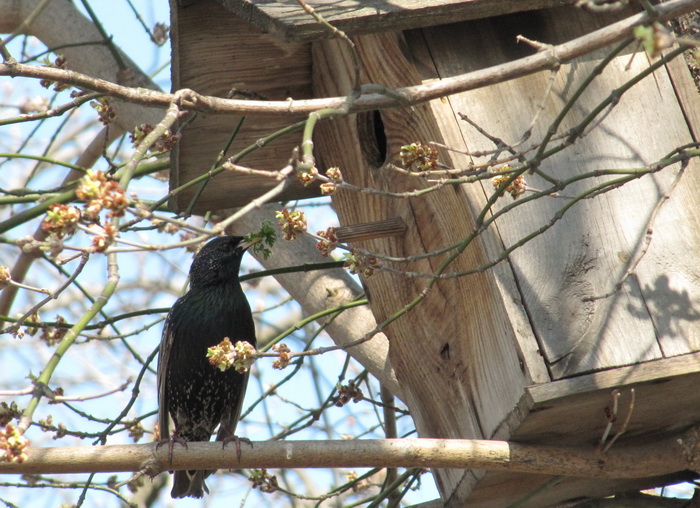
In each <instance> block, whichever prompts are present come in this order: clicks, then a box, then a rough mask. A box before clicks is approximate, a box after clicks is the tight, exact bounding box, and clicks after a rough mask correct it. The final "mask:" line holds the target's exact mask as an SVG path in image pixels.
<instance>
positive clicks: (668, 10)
mask: <svg viewBox="0 0 700 508" xmlns="http://www.w3.org/2000/svg"><path fill="white" fill-rule="evenodd" d="M696 9H700V0H673V1H670V2H666V3H662V4H659V5H656V6H655V7H654V12H655V13H656V15H655V16H651V15H650V14H649V13H648V12H646V11H645V12H643V13H640V14H637V15H634V16H630V17H628V18H626V19H624V20H622V21H618V22H617V23H613V24H611V25H609V26H606V27H604V28H601V29H599V30H596V31H594V32H591V33H590V34H587V35H584V36H582V37H579V38H577V39H574V40H571V41H569V42H566V43H564V44H560V45H558V46H551V47H549V48H548V49H546V50H543V51H540V52H538V53H536V54H534V55H531V56H528V57H525V58H521V59H519V60H514V61H512V62H506V63H504V64H500V65H496V66H493V67H489V68H486V69H481V70H478V71H474V72H470V73H467V74H462V75H459V76H454V77H451V78H445V79H440V80H435V81H431V82H428V83H425V84H422V85H416V86H410V87H406V88H399V89H397V90H394V91H391V93H387V94H380V93H368V94H363V95H362V96H361V97H360V98H358V99H357V100H355V101H353V102H352V103H351V104H350V106H349V110H348V111H349V112H350V113H357V112H359V111H367V110H373V109H382V108H390V107H400V106H408V105H413V104H419V103H422V102H426V101H429V100H433V99H439V98H440V97H445V96H448V95H452V94H455V93H460V92H466V91H468V90H475V89H477V88H482V87H485V86H489V85H493V84H496V83H502V82H504V81H508V80H511V79H515V78H519V77H522V76H526V75H529V74H533V73H535V72H539V71H543V70H547V69H552V68H556V67H557V66H558V65H560V64H562V63H566V62H569V61H571V60H573V59H574V58H578V57H580V56H582V55H585V54H588V53H590V52H592V51H595V50H597V49H600V48H603V47H605V46H608V45H610V44H612V43H614V42H618V41H620V40H622V39H624V38H626V37H630V36H631V34H632V29H633V28H634V27H636V26H639V25H644V24H648V23H650V22H652V21H657V20H658V21H666V20H669V19H673V18H676V17H678V16H681V15H683V14H686V13H688V12H691V11H693V10H696ZM68 65H70V62H68ZM0 76H13V77H18V76H22V77H31V78H37V79H50V80H53V81H58V82H61V83H68V84H71V85H74V86H77V87H79V88H83V89H87V90H93V91H95V92H101V93H104V94H105V95H109V96H112V97H118V98H121V99H123V100H125V101H128V102H132V103H136V104H143V105H148V106H161V107H164V108H165V107H167V106H169V105H170V104H172V103H173V102H177V103H178V105H179V106H180V107H181V109H184V110H190V111H201V112H206V113H221V114H233V115H249V116H263V115H275V116H285V115H287V116H292V115H300V114H309V113H312V112H314V111H318V110H320V109H324V108H331V109H341V108H343V107H347V101H348V98H347V97H329V98H324V99H308V100H293V99H289V100H286V101H259V100H239V99H222V98H219V97H212V96H203V95H200V94H197V93H196V92H193V91H191V90H180V91H179V92H176V93H174V94H168V93H163V92H157V91H154V90H147V89H145V88H130V87H126V86H121V85H117V84H115V83H112V82H110V81H106V80H103V79H96V78H92V77H90V76H86V75H85V74H81V73H78V72H74V71H69V70H63V69H56V68H50V67H39V66H35V65H24V64H0ZM372 89H373V90H374V89H376V87H372ZM397 96H400V97H402V98H403V100H397V99H396V97H397Z"/></svg>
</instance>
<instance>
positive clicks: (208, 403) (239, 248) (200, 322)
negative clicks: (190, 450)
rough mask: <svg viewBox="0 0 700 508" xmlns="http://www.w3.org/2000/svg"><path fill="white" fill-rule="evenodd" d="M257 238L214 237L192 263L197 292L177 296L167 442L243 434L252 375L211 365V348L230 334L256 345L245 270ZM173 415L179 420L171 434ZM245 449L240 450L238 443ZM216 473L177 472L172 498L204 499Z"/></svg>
mask: <svg viewBox="0 0 700 508" xmlns="http://www.w3.org/2000/svg"><path fill="white" fill-rule="evenodd" d="M254 243H256V241H252V242H246V241H244V239H243V238H241V237H238V236H224V237H219V238H215V239H213V240H211V241H210V242H209V243H207V244H206V245H205V246H204V247H202V250H200V251H199V253H198V254H197V255H196V256H195V258H194V261H193V262H192V266H191V267H190V290H189V291H188V292H187V294H185V295H184V296H182V297H181V298H180V299H178V300H177V301H176V302H175V305H173V307H172V309H171V310H170V314H168V318H167V319H166V321H165V327H164V329H163V337H162V339H161V344H160V356H159V358H158V403H159V411H158V419H159V422H160V432H161V436H162V437H163V439H164V440H166V439H169V440H170V441H169V447H170V450H171V451H172V446H173V443H175V442H179V443H183V444H184V445H185V446H186V443H187V442H189V441H209V439H210V438H211V436H212V434H213V433H214V430H215V429H216V427H217V425H219V431H218V433H217V436H216V440H217V441H223V442H224V444H225V443H226V442H227V441H228V440H236V439H238V438H237V437H236V436H235V434H234V432H235V430H236V424H237V423H238V418H239V416H240V414H241V406H242V404H243V397H244V395H245V390H246V385H247V384H248V373H247V372H246V373H245V374H239V373H238V372H236V369H233V368H232V369H228V370H227V371H225V372H222V371H220V370H219V369H218V368H216V367H214V366H212V365H210V364H209V360H208V359H207V357H206V354H207V348H210V347H212V346H215V345H217V344H218V343H220V342H221V341H222V340H223V339H224V338H225V337H228V338H229V339H230V340H231V342H233V343H234V344H235V343H236V342H237V341H247V342H249V343H250V344H252V345H253V346H255V343H256V342H255V325H254V323H253V316H252V314H251V312H250V305H249V304H248V300H246V297H245V294H244V293H243V290H242V289H241V284H240V282H239V280H238V271H239V270H240V267H241V259H242V258H243V254H244V253H245V251H246V249H247V248H248V247H250V246H251V245H253V244H254ZM168 416H170V417H171V418H172V420H173V423H174V425H175V430H174V432H173V435H172V436H170V432H169V426H168ZM239 450H240V448H239ZM212 472H213V471H175V479H174V481H173V489H172V491H171V496H172V497H173V498H179V497H202V496H203V495H204V492H207V493H208V492H209V490H208V489H207V486H206V485H205V483H204V479H205V478H206V477H207V476H209V475H210V474H211V473H212Z"/></svg>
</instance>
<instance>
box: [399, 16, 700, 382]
mask: <svg viewBox="0 0 700 508" xmlns="http://www.w3.org/2000/svg"><path fill="white" fill-rule="evenodd" d="M598 25H599V20H597V19H595V18H593V17H586V16H584V15H583V14H582V13H581V12H580V11H571V10H569V9H568V8H562V9H559V10H553V11H546V12H539V13H529V14H526V15H520V16H517V17H508V18H507V19H505V18H499V19H497V20H487V21H481V22H478V23H477V22H474V23H468V24H464V25H452V26H449V27H441V28H440V29H439V30H437V29H429V30H425V31H424V33H423V36H424V37H425V40H426V41H427V46H428V47H429V53H430V54H431V55H434V61H435V67H436V72H437V73H438V75H440V76H449V75H453V74H458V73H460V72H465V71H467V70H473V69H474V68H479V67H481V66H488V65H493V64H495V63H500V62H502V61H505V60H508V59H511V58H514V57H517V56H518V55H520V54H522V52H524V51H525V52H526V51H532V49H528V48H527V47H523V45H522V44H521V45H517V44H516V43H515V35H516V34H525V35H526V36H528V37H530V38H533V39H537V40H540V41H543V42H545V43H556V42H557V41H559V40H562V39H564V38H571V37H574V36H576V34H579V33H581V32H585V31H589V30H591V29H594V28H596V27H597V26H598ZM409 40H410V41H415V40H417V38H411V39H409ZM463 48H469V49H470V50H469V52H465V51H463ZM603 54H604V52H599V53H597V54H594V55H590V56H589V57H587V58H583V59H580V60H578V61H575V62H574V63H572V64H567V65H563V66H562V67H561V70H560V71H559V72H558V74H557V75H556V77H555V78H554V79H555V82H554V91H553V94H552V96H550V97H549V98H548V100H547V102H546V104H545V109H544V111H543V113H542V116H541V119H540V121H539V123H538V124H537V125H536V126H535V128H534V130H533V135H532V137H531V138H530V140H528V142H526V144H525V145H526V146H527V145H530V144H534V143H536V142H537V140H538V139H541V138H542V136H543V135H544V133H545V131H546V129H547V126H548V124H549V122H551V121H552V119H553V118H554V116H555V115H556V114H557V112H558V111H559V110H560V108H561V107H562V105H563V104H564V103H565V101H566V98H567V97H569V96H570V94H571V93H573V90H575V88H576V85H577V83H579V82H580V81H581V80H582V79H583V78H585V77H586V76H587V75H588V73H589V72H591V70H592V68H593V67H594V66H595V64H596V63H597V61H599V59H600V58H601V57H602V55H603ZM628 64H629V65H630V66H631V67H630V68H629V69H628V68H627V66H628ZM646 66H648V60H647V58H646V56H645V55H644V54H638V55H636V56H635V58H631V55H630V54H629V53H628V54H624V55H622V56H619V57H618V58H616V59H615V60H614V61H613V62H612V64H611V65H610V66H609V68H608V69H606V71H605V72H604V73H603V74H602V75H601V76H599V77H598V78H597V79H596V81H595V82H594V84H593V85H592V86H591V87H590V89H589V90H588V91H587V92H586V93H584V95H583V97H582V98H581V100H580V101H579V102H578V103H577V104H576V106H575V107H574V108H573V110H572V111H571V113H570V114H569V116H568V117H567V119H566V120H565V122H564V125H563V126H562V130H566V129H567V128H571V127H573V126H574V125H576V124H577V123H578V122H579V121H581V120H582V119H583V117H584V116H585V115H586V114H587V112H589V111H591V110H592V109H593V108H594V107H595V106H596V105H597V104H598V103H599V102H600V101H601V100H602V99H603V98H605V97H606V96H607V94H609V93H610V91H611V90H613V89H615V88H617V87H618V86H620V85H621V84H623V83H624V82H625V81H627V80H628V79H629V78H631V77H632V76H634V75H635V74H636V73H637V72H639V71H641V70H642V69H644V68H645V67H646ZM426 67H427V65H424V66H423V67H422V68H426ZM426 77H428V78H430V77H433V76H432V75H428V76H426ZM548 79H549V75H548V74H547V73H540V74H536V75H533V76H528V77H525V78H521V79H518V80H514V81H509V82H507V83H503V84H500V85H496V86H493V87H488V88H485V89H482V90H476V91H473V92H467V93H463V94H458V95H456V96H451V97H450V98H449V99H448V100H449V103H450V105H451V106H452V109H453V111H454V113H455V114H456V113H459V112H462V113H465V114H467V115H468V116H469V117H470V118H471V119H472V120H474V121H475V122H476V123H477V124H478V125H480V126H481V127H483V128H484V129H486V130H487V131H488V132H490V133H491V134H493V135H494V136H498V137H499V138H501V139H504V140H505V141H506V142H509V143H514V142H516V141H518V139H520V138H521V136H522V135H523V133H524V132H525V129H526V128H527V127H528V125H529V123H530V121H531V119H532V118H533V116H534V113H535V111H536V109H537V107H538V105H539V103H540V101H541V100H542V98H543V94H544V90H545V89H546V86H547V84H548ZM453 121H454V120H453ZM459 123H460V129H461V135H462V138H463V140H462V143H461V144H460V145H457V148H463V149H464V148H466V149H468V150H471V151H478V150H490V149H493V147H494V146H493V144H492V143H491V142H490V141H488V140H487V139H485V138H484V137H483V136H482V135H481V134H479V133H478V132H477V131H476V130H475V129H474V128H473V127H471V126H469V125H468V124H466V123H465V122H459ZM659 125H663V126H664V127H663V128H661V129H659ZM452 126H453V124H450V126H449V127H446V128H452ZM690 141H692V137H691V135H690V133H689V130H688V125H687V123H686V120H685V118H684V116H683V114H682V111H681V109H680V108H679V106H678V103H677V100H676V97H675V94H674V91H673V88H672V87H671V84H670V81H669V78H668V74H667V72H666V71H665V70H661V71H658V72H656V73H655V74H654V75H653V76H650V77H649V78H647V79H645V80H643V81H642V82H641V83H639V84H638V85H637V86H635V87H634V88H632V89H631V90H630V91H629V92H628V94H626V95H625V96H623V98H622V100H621V102H620V103H619V104H618V105H617V106H616V107H615V108H614V109H613V110H612V112H611V113H610V114H609V115H608V116H607V118H605V120H604V121H603V122H602V123H601V125H600V126H599V127H598V128H597V129H596V130H594V131H592V132H591V133H590V134H588V135H587V136H586V137H585V138H583V139H582V140H581V141H579V142H577V143H576V145H575V146H574V147H573V148H572V149H570V150H565V151H563V152H561V153H559V154H557V155H555V156H554V157H552V158H550V159H548V160H547V161H545V162H544V163H543V165H542V170H543V171H546V172H548V173H549V174H551V175H552V176H554V177H555V178H557V179H565V178H569V177H571V176H573V175H577V174H581V173H583V172H587V171H591V170H595V169H606V168H634V167H641V166H644V165H646V164H650V163H652V162H654V161H656V160H658V159H659V158H661V157H663V156H664V155H665V154H666V153H668V152H670V151H671V150H672V149H673V148H674V147H676V146H680V145H683V144H685V143H688V142H690ZM484 160H485V159H482V160H481V161H484ZM476 162H479V160H476ZM696 165H697V163H696V162H693V163H691V166H692V167H695V166H696ZM677 171H678V166H677V165H676V166H675V167H672V168H669V169H667V170H665V171H663V172H660V173H658V174H656V175H654V176H652V177H648V178H643V179H640V180H639V181H636V182H632V183H631V184H629V185H626V186H625V187H624V188H623V189H620V190H617V191H615V192H612V193H608V194H605V195H603V196H600V197H598V198H596V199H595V200H588V201H585V202H582V203H580V204H578V205H576V207H575V208H574V209H573V210H572V211H571V212H570V213H569V214H568V215H566V216H564V219H563V220H562V221H560V222H559V223H558V224H556V225H555V227H554V228H552V229H551V230H550V231H548V232H547V233H546V234H545V235H543V236H540V237H538V238H537V239H536V240H534V241H532V242H530V243H529V244H527V245H525V246H524V247H522V248H520V249H518V250H516V251H515V252H514V253H513V254H512V255H511V258H510V259H511V263H512V266H513V269H514V272H515V274H516V277H517V284H518V287H519V290H520V292H521V296H522V298H523V299H524V302H525V306H526V308H527V309H528V313H529V316H530V319H531V320H532V324H533V326H534V330H535V332H536V334H537V336H538V338H539V340H540V346H541V349H542V351H543V353H544V354H545V356H546V359H547V361H548V365H549V368H550V369H551V371H552V372H553V374H554V376H555V377H556V378H560V377H565V376H570V375H575V374H577V373H582V372H587V371H591V370H596V369H604V368H610V367H615V366H619V365H628V364H634V363H638V362H643V361H648V360H651V359H654V358H660V357H661V356H663V355H664V354H666V355H669V354H682V353H686V352H689V351H694V350H696V349H697V347H698V340H700V339H699V338H698V334H699V333H700V331H699V330H700V328H699V327H698V326H697V319H698V311H699V310H700V287H699V286H698V284H697V280H698V276H699V275H700V270H698V268H697V267H695V266H692V264H691V263H688V262H687V256H685V254H684V253H687V252H689V250H692V245H697V244H698V241H699V240H700V230H698V228H697V227H695V226H694V224H695V223H696V220H695V219H693V216H694V215H695V211H694V210H695V208H694V207H693V206H691V205H690V203H691V202H692V198H691V197H690V196H691V195H692V194H694V193H697V192H698V190H699V189H698V185H699V184H700V180H698V177H697V176H696V175H697V174H698V173H697V171H687V172H686V175H685V176H684V178H683V181H682V183H681V185H680V186H679V187H678V189H676V191H675V192H674V194H673V196H672V198H671V199H670V200H668V201H667V202H666V203H665V204H664V206H663V208H662V211H661V213H660V214H659V216H658V218H657V219H656V222H655V229H654V236H653V241H652V246H651V249H650V250H649V252H648V253H647V255H646V257H645V259H644V260H643V261H642V262H641V263H640V264H639V266H638V267H637V270H636V277H632V278H630V279H629V280H628V282H627V283H626V284H625V285H624V287H623V288H622V290H621V291H620V292H618V293H617V294H616V295H614V296H612V297H610V298H607V299H600V300H596V301H594V302H585V301H584V300H583V298H585V297H590V296H595V295H602V294H605V293H606V292H608V291H610V290H611V289H612V287H613V286H614V284H615V283H616V281H617V280H619V278H620V277H621V276H622V275H623V273H624V271H625V270H626V269H627V268H628V266H629V262H630V260H632V259H634V256H635V253H636V252H638V249H639V248H640V246H641V245H642V244H643V242H644V240H645V233H646V230H647V222H648V221H649V219H650V216H651V213H652V210H653V209H654V207H655V205H656V203H657V202H658V201H659V199H660V198H661V196H662V194H663V193H664V192H666V190H667V189H668V188H669V186H670V183H671V181H672V180H673V178H674V176H675V173H677ZM527 181H528V184H529V185H530V186H532V187H534V188H538V189H541V188H546V185H548V184H547V182H544V181H543V180H541V179H539V178H538V177H537V176H531V177H528V178H527ZM603 181H604V179H603V178H599V179H594V180H593V181H592V182H593V183H601V182H603ZM587 185H591V184H590V183H589V184H587ZM585 188H587V187H585V186H583V185H577V186H574V187H573V188H569V189H567V191H566V192H565V193H567V194H569V195H571V194H576V193H577V192H581V191H583V190H584V189H585ZM470 190H471V189H470ZM483 190H484V194H485V195H490V194H491V193H492V192H493V189H492V188H489V185H488V184H487V185H486V186H484V189H483ZM482 203H483V198H482ZM506 204H508V202H507V200H502V202H501V203H498V206H497V209H500V208H501V207H502V206H504V205H506ZM562 204H563V202H562V201H561V200H557V199H545V200H538V201H537V202H533V203H530V204H528V205H526V206H524V207H522V208H520V209H519V212H518V213H512V214H507V215H506V216H505V217H503V218H502V219H499V220H498V224H497V234H498V235H499V236H500V237H501V239H502V241H503V244H504V245H506V246H510V245H513V244H514V243H515V242H517V241H519V240H520V239H521V238H522V237H523V236H524V235H525V234H527V233H529V232H531V231H534V230H535V229H537V228H539V227H540V226H541V225H542V224H545V223H547V222H548V221H550V220H551V219H552V217H553V216H554V214H555V213H556V212H557V210H559V208H560V207H561V206H562ZM678 228H680V232H679V231H678ZM657 249H658V250H657ZM650 304H651V307H649V305H650Z"/></svg>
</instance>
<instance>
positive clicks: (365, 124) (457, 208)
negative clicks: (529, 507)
mask: <svg viewBox="0 0 700 508" xmlns="http://www.w3.org/2000/svg"><path fill="white" fill-rule="evenodd" d="M354 41H355V45H356V47H357V51H358V54H359V56H360V59H361V61H362V68H363V74H364V76H363V80H365V81H366V82H374V83H378V84H382V85H385V86H389V87H399V86H406V85H409V84H415V83H416V82H418V80H419V78H418V76H417V74H416V72H415V69H414V67H413V65H412V63H411V62H410V61H408V60H407V59H406V57H405V56H404V53H403V46H404V43H403V41H402V40H401V39H400V36H397V34H389V33H385V34H377V35H368V36H361V37H357V38H355V39H354ZM313 60H314V85H315V87H316V91H317V92H318V93H319V94H325V95H335V94H345V93H347V92H348V91H349V89H350V86H351V74H352V66H351V65H350V62H351V60H350V57H349V55H348V53H347V48H346V46H345V45H343V44H341V43H339V42H338V41H337V40H330V41H323V42H318V43H314V50H313ZM380 118H381V123H380ZM376 132H383V134H384V136H385V137H386V149H385V151H384V153H383V150H382V144H383V143H380V142H379V139H378V138H377V137H376V136H375V135H374V134H373V133H376ZM439 136H440V133H439V131H438V130H437V126H436V123H435V119H434V117H433V114H432V111H431V108H430V106H428V105H420V106H415V107H411V108H396V109H391V110H386V111H382V112H381V113H380V114H376V115H375V114H372V113H367V114H362V115H353V116H351V117H349V118H339V119H336V120H334V121H333V122H331V123H328V124H325V125H324V126H323V128H322V129H319V130H318V132H317V136H315V139H314V141H315V143H316V147H317V156H318V157H319V158H320V159H321V162H322V163H323V165H326V166H329V165H338V166H339V167H340V168H341V170H342V171H343V175H344V178H345V180H346V181H348V182H350V183H352V184H355V185H362V186H369V187H374V188H376V189H382V190H391V191H392V192H399V193H400V192H405V191H410V190H415V189H420V188H424V187H425V186H426V185H427V184H426V182H425V181H424V180H423V179H420V178H413V179H410V178H406V177H405V176H404V175H401V174H399V173H398V172H396V171H393V170H392V169H391V168H390V167H389V166H388V165H386V164H385V161H392V162H393V161H394V160H395V159H396V158H397V155H398V153H399V151H400V147H401V146H402V145H404V144H407V143H410V142H413V141H415V140H416V139H425V138H426V137H430V138H437V137H439ZM379 137H380V138H381V137H382V136H381V135H380V136H379ZM442 156H443V157H445V158H446V159H445V160H449V155H448V154H442ZM333 203H334V207H335V209H336V211H337V212H338V215H339V218H340V222H341V224H348V223H358V222H371V221H376V220H382V219H387V218H394V217H400V218H401V219H402V220H403V222H404V223H405V224H406V226H407V231H406V233H405V235H403V236H402V237H394V238H381V239H373V240H369V241H366V242H361V243H360V244H358V245H357V246H358V247H363V248H367V249H370V250H372V251H375V252H382V253H386V254H388V255H391V256H407V255H414V254H419V253H423V252H430V251H433V250H435V249H438V248H441V247H444V246H446V245H449V244H451V243H454V242H456V241H458V240H459V239H461V238H464V237H465V236H466V235H467V234H468V233H469V231H470V228H471V224H472V221H473V219H471V212H470V210H469V208H468V205H467V203H466V201H465V200H464V199H462V198H461V197H460V196H459V195H458V194H457V193H456V192H454V189H452V188H443V189H441V190H439V191H436V192H432V193H428V194H426V195H424V196H419V197H411V198H409V197H404V198H392V197H387V196H378V195H375V194H367V193H358V192H351V191H344V190H343V189H340V190H338V191H337V192H336V194H334V195H333ZM455 217H458V218H459V220H455ZM444 258H445V256H444V255H440V256H435V257H433V258H430V259H421V260H416V261H412V262H407V263H393V264H392V265H393V266H394V267H395V268H398V269H401V270H407V271H418V272H432V271H434V270H435V269H436V267H437V266H438V265H439V264H440V262H441V261H442V260H443V259H444ZM483 262H484V252H483V250H482V246H481V245H480V244H477V245H474V246H473V247H472V248H470V249H468V250H467V251H465V252H464V254H462V255H461V256H460V257H459V258H457V259H456V260H455V262H454V264H453V266H454V268H455V269H457V270H462V269H467V268H470V267H474V266H477V265H479V264H481V263H483ZM363 282H364V283H365V284H366V286H367V288H368V294H369V295H370V303H371V308H372V312H373V313H374V315H375V317H376V318H377V322H382V321H384V320H386V319H387V318H388V317H390V316H392V315H393V314H394V313H396V312H397V311H400V310H401V309H402V307H404V306H405V305H406V304H408V303H409V302H411V301H412V300H413V299H414V298H416V297H417V296H418V295H419V294H421V292H422V291H423V290H424V288H425V285H426V280H425V279H421V278H411V277H406V276H404V275H401V274H393V273H388V272H382V271H377V272H375V274H374V275H372V276H371V277H365V278H363ZM505 314H506V311H505V308H504V305H503V302H502V300H501V297H500V294H499V293H498V291H497V290H496V282H495V280H494V276H493V274H492V273H490V272H489V273H481V274H477V275H473V276H471V277H469V278H467V279H451V280H442V281H439V282H438V283H437V284H436V285H435V287H434V288H433V289H432V290H431V291H430V292H428V293H427V296H426V298H425V300H424V301H423V302H422V303H421V304H419V305H418V306H416V307H415V308H413V309H412V310H411V311H410V312H409V313H408V314H407V315H405V316H403V317H402V318H400V319H398V320H397V321H394V322H393V323H392V324H391V325H389V326H388V327H387V328H386V329H385V333H386V335H387V337H388V338H389V341H390V346H389V347H390V358H391V362H392V365H393V366H394V369H395V371H396V374H397V379H398V380H399V383H400V384H401V386H402V388H403V390H404V401H405V402H406V403H407V404H408V407H409V408H410V410H411V415H412V417H413V419H414V421H415V423H416V426H417V429H418V433H419V435H420V436H426V437H428V436H432V437H477V436H489V435H491V433H493V431H494V430H495V429H496V427H497V426H498V425H499V424H500V422H501V421H502V419H503V418H504V417H505V416H506V415H507V414H508V413H509V412H510V411H511V409H512V408H513V406H514V405H515V404H516V403H517V401H518V400H519V398H520V397H521V395H522V393H523V391H524V389H525V386H527V385H529V384H531V382H532V381H531V376H530V374H529V372H528V366H527V365H525V362H524V361H523V359H522V357H521V356H520V353H519V350H518V345H517V340H516V338H515V331H514V330H513V328H512V325H511V323H510V321H508V320H507V319H504V318H503V316H504V315H505ZM533 342H534V340H533ZM463 475H464V472H463V471H459V470H449V471H447V470H439V471H436V472H435V478H436V481H437V484H438V487H439V489H440V490H441V492H442V493H443V495H444V496H449V494H450V493H451V492H452V491H453V489H454V488H455V486H456V485H457V484H458V483H459V482H460V481H461V479H462V476H463Z"/></svg>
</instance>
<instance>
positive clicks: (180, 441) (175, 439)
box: [156, 434, 187, 466]
mask: <svg viewBox="0 0 700 508" xmlns="http://www.w3.org/2000/svg"><path fill="white" fill-rule="evenodd" d="M165 443H168V465H169V466H170V465H172V463H173V448H174V447H175V443H178V444H181V445H182V446H184V447H185V448H187V441H185V440H184V439H183V438H182V437H180V436H176V435H174V434H173V435H172V436H170V439H161V440H160V441H158V443H157V444H156V450H157V449H158V448H160V447H161V446H163V445H164V444H165Z"/></svg>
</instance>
